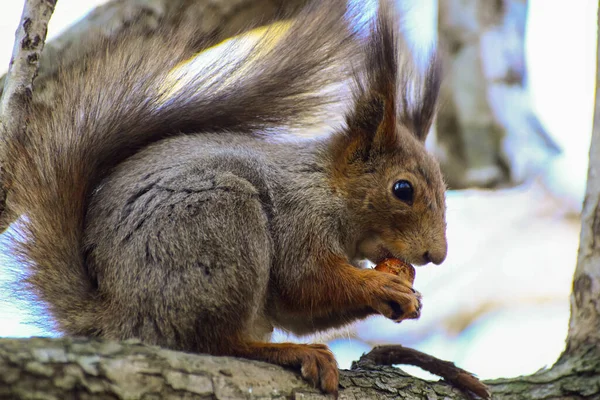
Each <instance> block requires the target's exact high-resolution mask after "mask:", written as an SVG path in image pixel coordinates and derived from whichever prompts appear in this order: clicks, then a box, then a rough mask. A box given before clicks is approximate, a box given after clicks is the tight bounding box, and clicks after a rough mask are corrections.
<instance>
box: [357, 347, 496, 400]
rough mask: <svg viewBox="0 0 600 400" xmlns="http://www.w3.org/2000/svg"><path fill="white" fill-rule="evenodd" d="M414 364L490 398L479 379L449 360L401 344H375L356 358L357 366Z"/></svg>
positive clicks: (458, 385) (451, 382)
mask: <svg viewBox="0 0 600 400" xmlns="http://www.w3.org/2000/svg"><path fill="white" fill-rule="evenodd" d="M395 364H404V365H414V366H417V367H420V368H422V369H424V370H425V371H428V372H431V373H432V374H435V375H438V376H441V377H442V378H443V379H444V380H445V381H446V382H448V383H450V384H452V385H453V386H455V387H457V388H459V389H462V390H465V391H469V392H473V393H475V394H476V395H478V396H479V397H482V398H484V399H489V398H490V391H489V389H488V388H487V386H485V385H484V384H483V383H481V381H480V380H479V379H477V378H476V377H475V376H474V375H473V374H471V373H470V372H468V371H465V370H464V369H461V368H458V367H457V366H456V365H454V363H452V362H450V361H444V360H440V359H439V358H436V357H434V356H431V355H429V354H426V353H423V352H420V351H418V350H415V349H411V348H408V347H404V346H401V345H391V346H377V347H375V348H374V349H373V350H371V351H370V352H369V353H367V354H364V355H363V356H362V357H361V358H360V360H358V363H357V366H359V367H363V368H364V367H371V366H373V365H395Z"/></svg>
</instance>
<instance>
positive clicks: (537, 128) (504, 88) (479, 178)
mask: <svg viewBox="0 0 600 400" xmlns="http://www.w3.org/2000/svg"><path fill="white" fill-rule="evenodd" d="M439 5H440V7H439V33H440V34H439V41H440V46H439V47H440V50H441V54H442V59H443V60H444V64H445V65H444V66H445V79H444V80H445V85H444V87H443V88H442V93H441V99H442V101H441V104H442V107H441V108H440V112H439V114H438V119H437V142H436V148H435V152H436V154H437V155H438V158H439V159H440V162H441V164H442V171H443V172H444V174H445V177H446V179H447V181H448V184H449V186H450V187H451V188H453V189H458V188H464V187H470V186H483V187H490V186H496V185H499V184H507V183H508V184H514V183H520V182H522V181H524V180H525V179H526V178H530V177H531V176H533V175H534V174H535V173H536V172H537V170H539V168H540V166H541V165H543V163H544V161H546V160H547V159H548V157H550V156H552V155H554V154H556V153H557V152H558V151H559V149H558V147H557V145H556V144H555V143H554V142H553V141H552V139H551V138H549V136H548V135H547V134H546V132H545V131H544V129H543V128H542V126H541V123H540V122H539V121H538V119H537V117H536V116H535V114H534V112H533V110H532V108H531V103H530V101H529V98H528V94H527V91H526V88H525V81H524V79H525V72H526V70H525V50H524V49H525V23H526V16H527V1H526V0H498V1H478V0H466V1H465V0H440V2H439Z"/></svg>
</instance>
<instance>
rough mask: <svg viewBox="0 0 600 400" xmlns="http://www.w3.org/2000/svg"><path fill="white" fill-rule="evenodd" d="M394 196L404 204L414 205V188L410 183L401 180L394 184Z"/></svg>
mask: <svg viewBox="0 0 600 400" xmlns="http://www.w3.org/2000/svg"><path fill="white" fill-rule="evenodd" d="M392 191H393V192H394V196H396V198H398V199H399V200H402V201H403V202H405V203H407V204H409V205H412V203H413V187H412V185H411V184H410V182H409V181H405V180H400V181H398V182H396V183H394V187H393V188H392Z"/></svg>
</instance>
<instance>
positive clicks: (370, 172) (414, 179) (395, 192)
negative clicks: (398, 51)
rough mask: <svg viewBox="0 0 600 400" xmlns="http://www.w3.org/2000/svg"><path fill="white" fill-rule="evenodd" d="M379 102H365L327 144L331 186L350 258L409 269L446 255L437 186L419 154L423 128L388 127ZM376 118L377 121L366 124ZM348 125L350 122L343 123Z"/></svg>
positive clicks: (436, 173) (435, 167) (441, 192)
mask: <svg viewBox="0 0 600 400" xmlns="http://www.w3.org/2000/svg"><path fill="white" fill-rule="evenodd" d="M382 110H385V105H384V103H383V102H381V101H376V102H375V103H371V104H365V108H364V109H363V110H362V111H361V113H360V114H357V115H356V117H358V118H359V119H358V120H355V121H354V122H353V123H352V124H350V123H349V124H348V128H347V129H348V131H347V132H345V133H344V134H339V135H336V136H335V137H334V138H333V140H332V142H331V146H334V152H333V154H335V156H334V158H333V159H332V160H331V161H332V184H333V186H334V187H335V189H336V190H337V191H338V193H339V194H340V195H342V196H343V197H344V198H345V199H346V204H347V206H348V214H349V219H350V223H351V226H352V228H353V230H354V231H355V232H356V234H357V235H356V238H355V239H356V243H355V245H356V248H355V249H353V251H354V252H355V254H356V257H358V258H364V259H368V260H370V261H372V262H374V263H377V262H379V261H381V260H382V259H384V258H387V257H395V258H399V259H402V260H404V261H406V262H409V263H411V264H417V265H422V264H426V263H428V262H433V263H435V264H440V263H441V262H442V261H444V259H445V258H446V251H447V244H446V220H445V211H446V204H445V189H446V186H445V184H444V181H443V178H442V173H441V171H440V167H439V164H438V162H437V161H436V160H435V159H434V158H433V157H432V156H431V155H430V154H428V153H427V151H426V150H425V144H424V140H425V136H426V134H427V130H421V128H422V129H429V125H427V126H421V127H418V128H416V127H415V126H410V125H407V124H404V123H402V122H397V123H393V124H389V123H388V122H390V121H389V120H386V119H385V117H384V116H383V115H384V114H385V111H382ZM374 121H379V123H373V122H374ZM349 122H350V121H349Z"/></svg>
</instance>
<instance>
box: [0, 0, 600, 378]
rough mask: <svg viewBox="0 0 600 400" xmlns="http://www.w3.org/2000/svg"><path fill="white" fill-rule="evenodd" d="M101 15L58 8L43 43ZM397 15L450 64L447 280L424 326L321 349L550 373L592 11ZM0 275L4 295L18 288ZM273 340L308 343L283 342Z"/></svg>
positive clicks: (439, 5) (7, 25)
mask: <svg viewBox="0 0 600 400" xmlns="http://www.w3.org/2000/svg"><path fill="white" fill-rule="evenodd" d="M353 1H354V0H353ZM357 1H358V0H357ZM104 2H105V1H103V0H60V1H59V2H58V5H57V8H56V11H55V14H54V16H53V17H52V20H51V22H50V27H49V33H48V40H52V38H54V37H56V36H57V35H59V34H60V32H61V31H62V30H64V29H65V28H66V27H68V26H69V25H71V24H73V23H74V22H76V21H77V20H78V19H80V18H81V17H82V16H84V15H85V14H86V13H87V12H89V11H90V10H91V9H93V8H94V7H96V6H98V5H100V4H102V3H104ZM5 3H6V4H3V5H2V14H0V73H4V72H5V71H6V70H7V68H8V63H9V60H10V55H11V52H12V46H13V38H14V36H13V35H14V31H15V29H16V26H17V24H18V21H19V18H20V14H21V10H22V2H19V1H13V2H5ZM362 3H363V2H362V1H361V4H362ZM375 3H376V2H374V1H371V3H368V2H367V4H370V5H371V6H373V5H374V4H375ZM399 3H401V5H402V7H401V8H402V9H403V12H404V19H405V22H404V23H403V26H404V27H405V30H406V34H407V36H408V37H409V38H410V40H411V43H412V44H413V45H414V51H415V52H416V53H418V54H420V55H422V56H423V58H426V56H427V55H428V54H430V51H431V49H432V48H433V47H435V42H436V37H438V38H439V42H438V43H437V47H438V49H439V51H440V52H441V54H442V55H443V58H444V61H445V67H446V68H445V72H444V74H445V84H444V87H443V96H442V108H441V111H440V114H439V117H438V120H437V123H436V124H437V129H436V134H435V135H431V137H430V139H429V141H428V143H427V145H428V146H429V148H430V150H431V151H432V152H434V153H435V154H436V156H437V157H438V159H439V160H440V162H441V164H442V168H443V171H444V174H445V176H446V180H447V182H448V185H449V188H450V191H449V192H448V237H449V239H448V241H449V254H448V258H447V260H446V262H444V264H442V265H441V266H426V267H422V268H420V269H418V270H417V279H416V282H415V287H416V288H417V290H419V291H421V293H422V294H423V298H424V310H423V314H422V317H421V319H420V320H418V321H405V322H402V323H401V324H394V323H392V322H390V321H387V320H385V319H383V318H379V317H373V318H370V319H368V320H367V321H364V322H361V323H358V324H356V325H353V326H351V327H348V328H345V329H343V330H341V331H338V332H334V333H331V334H327V335H326V336H322V337H319V338H318V339H319V340H322V341H326V342H329V344H330V345H331V347H332V349H333V350H334V352H335V353H336V355H337V357H338V361H339V363H340V366H341V367H342V368H348V367H349V366H350V363H351V361H352V360H356V359H358V357H360V355H361V354H362V353H363V352H366V351H368V350H369V349H370V348H371V347H372V346H374V345H377V344H384V343H401V344H403V345H406V346H411V347H415V348H417V349H420V350H422V351H425V352H428V353H430V354H433V355H435V356H438V357H440V358H445V359H449V360H452V361H454V362H456V364H457V365H459V366H461V367H463V368H465V369H467V370H470V371H472V372H474V373H476V374H477V375H479V376H480V377H482V378H494V377H511V376H517V375H521V374H529V373H532V372H534V371H536V370H538V369H540V368H543V367H545V366H549V365H551V364H552V363H553V362H554V361H555V360H556V358H557V357H558V355H559V354H560V352H561V351H562V350H563V347H564V340H565V338H566V334H567V326H568V320H569V295H570V291H571V283H572V274H573V271H574V268H575V262H576V254H577V247H578V241H579V212H580V209H581V203H582V200H583V195H584V190H585V181H586V174H587V162H588V149H589V140H590V137H591V128H592V113H593V100H594V86H595V66H596V15H597V7H598V2H596V1H592V0H578V1H566V0H497V1H491V0H490V1H479V0H405V1H399ZM364 11H365V14H368V13H369V12H371V11H372V9H370V8H369V7H367V6H366V7H365V10H364ZM0 239H3V240H4V241H5V240H6V238H1V237H0ZM4 246H5V242H2V243H0V254H2V259H1V261H0V262H1V264H2V265H4V266H6V265H8V264H9V263H11V260H10V259H9V258H8V256H6V250H5V247H4ZM3 271H6V268H1V267H0V284H2V283H6V282H9V281H10V280H11V279H13V278H12V277H11V276H9V275H8V274H7V273H6V272H3ZM0 300H2V302H0V336H13V337H15V336H32V335H52V334H53V333H52V332H47V331H44V330H43V329H42V328H39V327H38V326H36V325H35V324H31V319H32V314H33V315H35V310H34V309H33V308H31V307H28V306H26V305H25V306H23V305H22V304H19V305H17V302H16V301H15V299H14V298H11V296H10V293H8V292H7V291H5V292H3V293H2V294H1V295H0ZM32 310H33V311H32ZM276 339H277V340H290V339H291V340H306V339H305V338H303V339H297V338H292V337H289V336H288V335H285V334H283V333H280V332H278V333H277V334H276ZM410 372H413V373H416V374H419V375H421V376H427V375H426V374H424V373H419V372H417V371H414V370H413V369H410Z"/></svg>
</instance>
